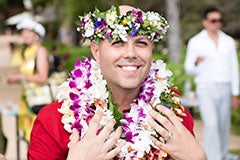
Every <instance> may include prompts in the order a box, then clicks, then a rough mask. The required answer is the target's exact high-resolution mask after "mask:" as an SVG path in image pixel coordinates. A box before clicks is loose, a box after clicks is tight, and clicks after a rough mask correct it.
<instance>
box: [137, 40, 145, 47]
mask: <svg viewBox="0 0 240 160" xmlns="http://www.w3.org/2000/svg"><path fill="white" fill-rule="evenodd" d="M137 43H138V44H139V45H142V46H147V45H148V43H147V42H145V41H138V42H137Z"/></svg>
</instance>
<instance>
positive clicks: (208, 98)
mask: <svg viewBox="0 0 240 160" xmlns="http://www.w3.org/2000/svg"><path fill="white" fill-rule="evenodd" d="M202 25H203V27H204V29H203V30H202V31H201V32H200V33H198V34H197V35H195V36H194V37H192V38H191V39H190V40H189V43H188V46H187V56H186V60H185V70H186V72H187V73H188V74H192V75H194V76H195V83H196V85H197V95H198V99H199V107H200V113H201V117H202V120H203V125H204V137H203V141H204V149H205V151H206V154H207V158H208V160H223V159H224V158H226V156H227V152H228V143H229V134H230V116H231V114H230V109H231V100H232V106H233V108H234V109H236V108H237V107H238V95H239V72H238V59H237V54H236V46H235V43H234V40H233V39H232V38H231V37H230V36H228V35H227V34H225V33H224V32H223V31H221V27H222V14H221V12H220V11H219V10H218V9H217V8H215V7H210V8H207V9H206V10H205V12H204V14H203V19H202Z"/></svg>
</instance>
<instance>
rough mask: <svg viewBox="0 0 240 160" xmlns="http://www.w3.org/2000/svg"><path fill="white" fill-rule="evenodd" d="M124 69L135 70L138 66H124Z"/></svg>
mask: <svg viewBox="0 0 240 160" xmlns="http://www.w3.org/2000/svg"><path fill="white" fill-rule="evenodd" d="M122 69H123V70H125V71H135V70H137V67H136V66H123V67H122Z"/></svg>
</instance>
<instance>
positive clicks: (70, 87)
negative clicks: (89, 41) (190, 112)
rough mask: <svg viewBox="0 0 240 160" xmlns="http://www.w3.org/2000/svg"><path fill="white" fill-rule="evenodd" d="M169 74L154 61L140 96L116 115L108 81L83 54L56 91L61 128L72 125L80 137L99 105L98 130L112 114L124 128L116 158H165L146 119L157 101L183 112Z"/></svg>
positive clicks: (160, 63) (159, 62) (161, 64)
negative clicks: (60, 114) (122, 140)
mask: <svg viewBox="0 0 240 160" xmlns="http://www.w3.org/2000/svg"><path fill="white" fill-rule="evenodd" d="M171 75H172V72H170V71H169V70H166V65H165V63H163V61H161V60H158V61H156V63H154V62H153V63H152V66H151V70H150V72H149V75H148V76H147V77H146V79H145V81H144V82H143V83H142V86H141V92H140V94H139V97H138V98H136V99H135V100H134V101H133V102H132V103H131V109H130V111H129V112H124V113H123V115H122V116H120V119H119V115H118V113H116V110H117V109H118V107H117V106H116V104H114V103H113V102H112V100H111V95H110V94H109V92H108V90H107V87H106V85H107V82H106V80H104V78H103V76H102V74H101V70H100V67H99V65H98V64H97V62H96V61H94V60H93V59H91V58H86V59H85V60H84V61H83V62H82V61H80V60H78V61H77V62H76V64H75V68H74V69H73V70H72V71H71V76H70V78H69V80H68V81H67V82H64V83H63V84H62V85H61V86H60V92H59V93H58V95H57V98H58V100H59V101H61V102H63V103H62V106H61V108H60V109H59V112H60V113H62V114H63V117H62V123H63V124H64V129H65V130H66V131H68V132H69V133H72V129H73V128H76V129H77V130H78V131H79V133H80V140H81V139H82V138H83V137H84V135H85V134H86V131H87V130H88V127H89V126H88V125H89V121H90V120H91V118H92V117H93V115H94V113H95V111H96V108H97V107H101V108H103V111H104V114H103V117H102V119H101V121H100V128H99V130H101V128H102V127H104V126H105V125H106V124H107V122H108V121H109V120H110V119H113V118H115V119H119V122H120V124H119V125H121V127H122V129H123V139H125V140H126V141H127V143H126V145H125V146H124V147H123V148H122V150H121V152H120V154H119V159H125V160H132V159H142V158H143V157H145V158H147V159H156V158H157V157H162V159H164V157H167V153H165V152H164V151H160V150H159V149H157V148H156V147H155V146H154V144H153V142H152V140H151V138H150V137H151V135H153V136H156V137H158V136H159V135H158V134H157V133H156V132H155V130H153V129H152V128H151V127H150V126H149V125H148V124H147V122H146V120H147V118H148V117H149V114H148V112H149V110H152V109H155V106H156V105H157V104H164V105H165V106H168V107H169V108H170V109H172V110H173V111H174V112H175V113H176V114H177V115H183V108H181V104H180V101H179V99H178V98H177V97H176V95H177V94H178V93H177V92H176V90H175V89H174V88H171V87H170V85H169V84H168V79H167V77H169V76H171ZM66 93H67V94H66ZM158 138H159V137H158ZM119 141H121V139H120V140H119Z"/></svg>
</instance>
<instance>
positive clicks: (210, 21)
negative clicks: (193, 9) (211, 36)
mask: <svg viewBox="0 0 240 160" xmlns="http://www.w3.org/2000/svg"><path fill="white" fill-rule="evenodd" d="M203 25H204V27H205V28H206V29H207V30H211V31H215V32H216V31H218V30H219V29H220V28H221V27H222V16H221V14H220V13H219V12H210V13H208V15H207V18H206V19H204V20H203Z"/></svg>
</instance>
